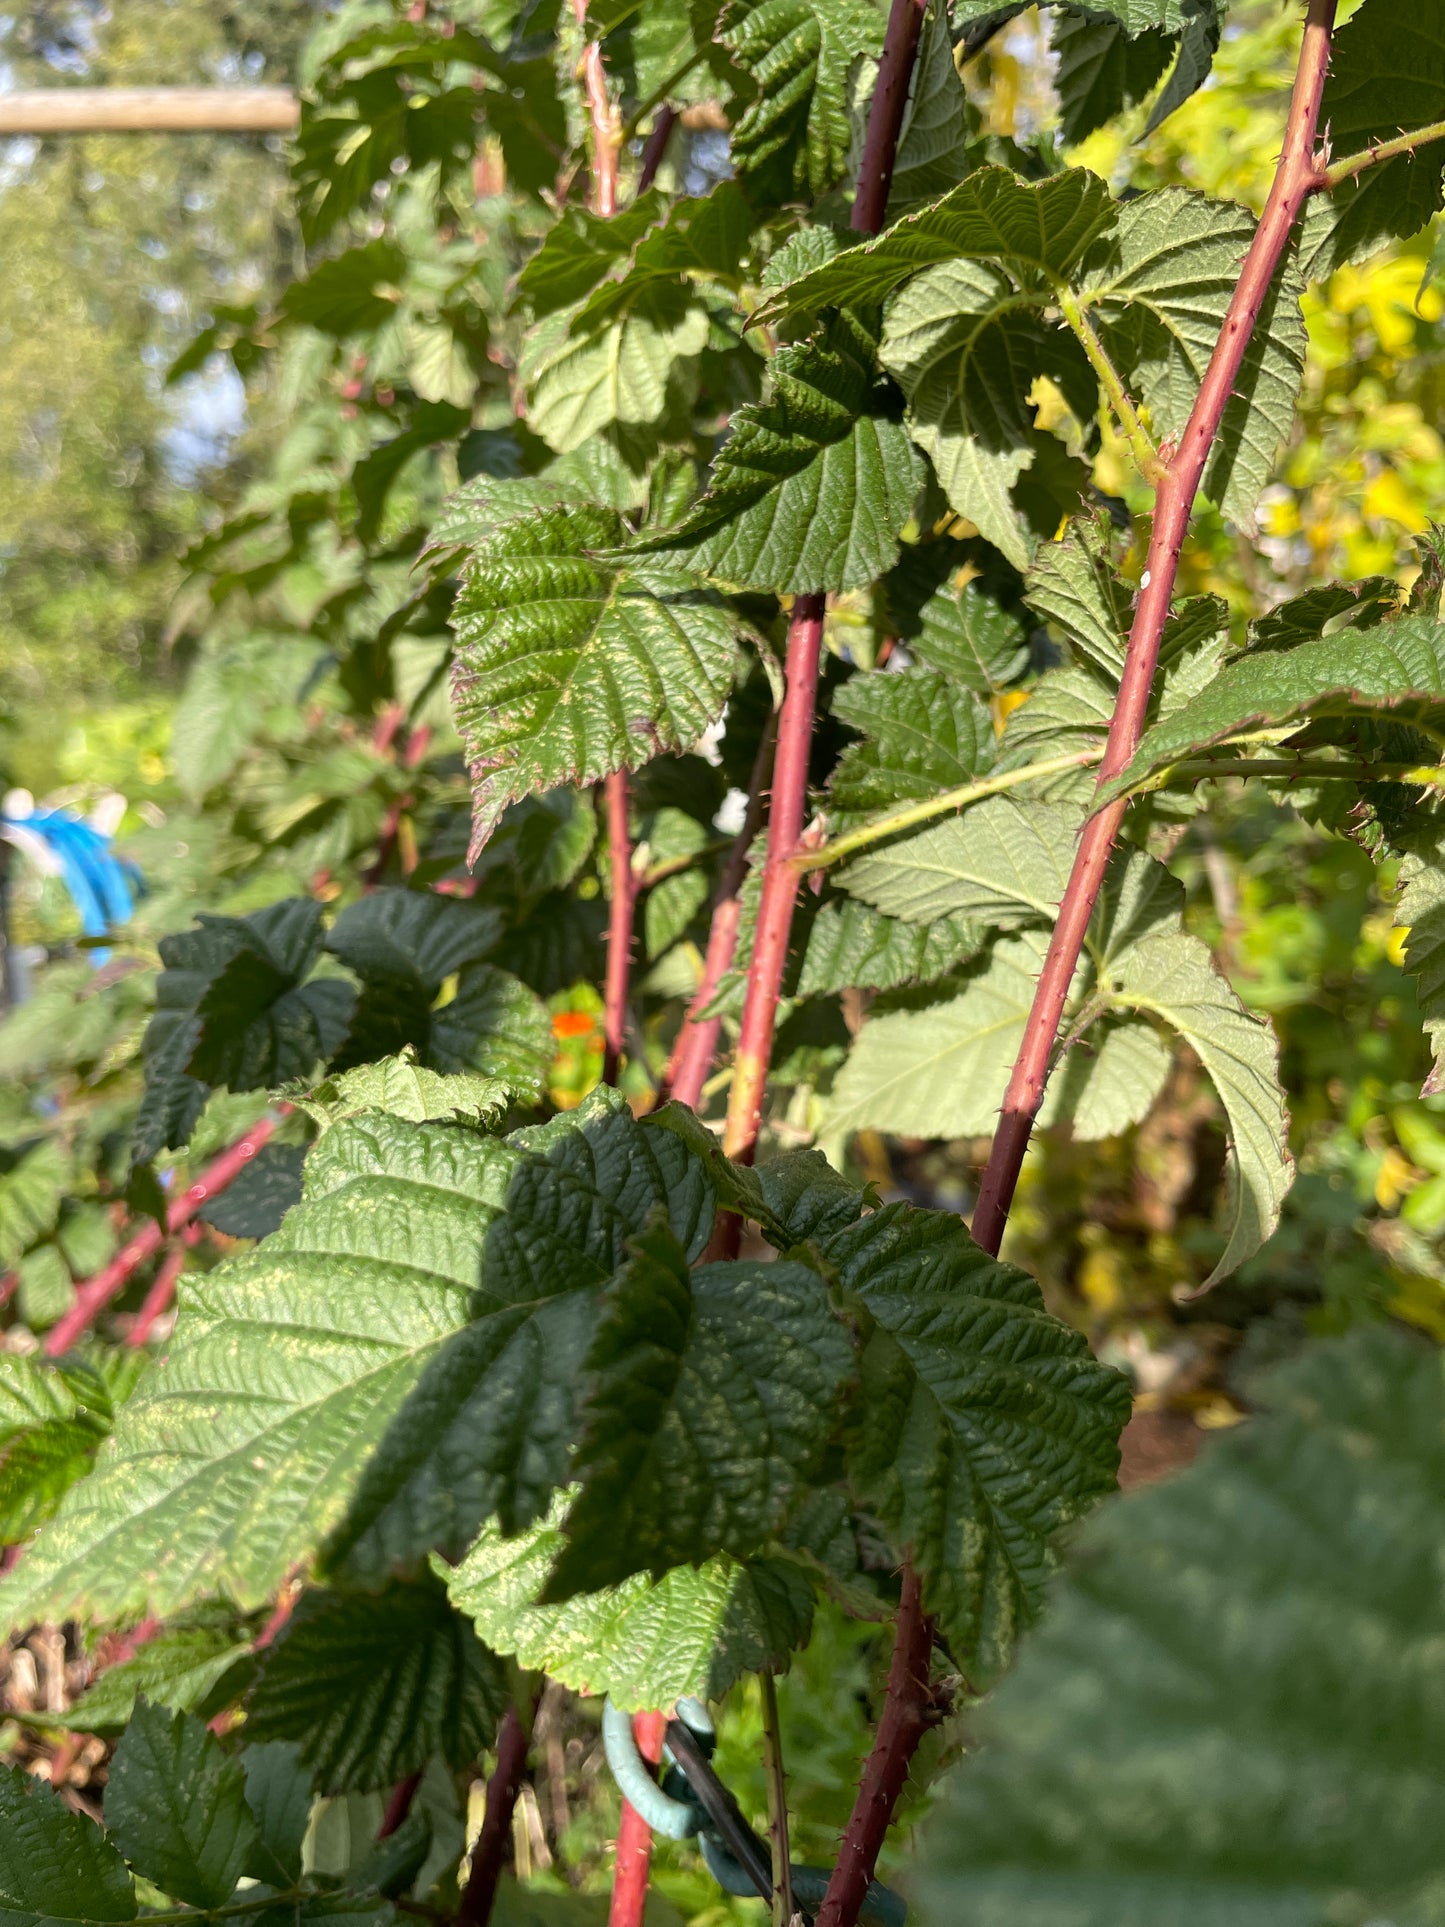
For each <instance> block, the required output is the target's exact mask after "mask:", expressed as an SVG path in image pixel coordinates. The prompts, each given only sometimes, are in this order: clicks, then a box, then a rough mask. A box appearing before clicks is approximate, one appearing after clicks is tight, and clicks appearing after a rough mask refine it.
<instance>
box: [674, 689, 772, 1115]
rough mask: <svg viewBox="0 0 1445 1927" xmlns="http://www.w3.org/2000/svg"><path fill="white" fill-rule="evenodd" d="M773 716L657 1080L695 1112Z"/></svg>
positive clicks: (731, 946) (728, 960) (731, 951)
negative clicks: (696, 971) (693, 986)
mask: <svg viewBox="0 0 1445 1927" xmlns="http://www.w3.org/2000/svg"><path fill="white" fill-rule="evenodd" d="M777 729H778V724H777V716H776V714H770V715H769V717H768V720H767V722H766V723H765V724H764V726H763V734H762V739H761V741H760V742H759V744H758V753H757V756H756V758H755V759H754V761H753V774H752V781H751V782H750V783H749V785H748V806H747V811H746V814H745V815H744V817H743V821H742V827H741V828H740V829H739V831H738V833H737V835H736V836H735V837H734V839H733V846H732V848H731V850H730V851H729V852H728V859H727V862H726V863H725V864H724V865H723V870H722V875H721V876H720V877H719V878H718V886H717V890H716V893H715V894H714V897H713V912H712V923H711V926H710V928H709V930H708V935H707V955H706V956H705V957H704V958H703V966H702V980H701V982H700V983H699V984H698V987H697V990H696V992H695V994H694V996H693V1000H692V1002H691V1004H689V1006H688V1011H687V1015H686V1017H684V1018H683V1020H682V1029H681V1030H680V1031H679V1032H678V1034H677V1043H676V1044H675V1045H674V1047H673V1052H672V1060H671V1062H670V1063H669V1064H668V1067H667V1072H666V1075H665V1076H664V1078H663V1080H662V1090H661V1092H660V1093H659V1096H661V1097H669V1096H670V1097H675V1098H676V1099H677V1100H678V1102H679V1103H681V1104H686V1105H688V1106H689V1108H690V1109H692V1110H694V1111H695V1110H696V1109H697V1107H698V1105H699V1103H700V1102H701V1101H702V1093H703V1086H704V1085H705V1084H706V1083H707V1079H708V1073H709V1071H710V1070H711V1069H712V1060H713V1057H714V1055H715V1054H716V1051H717V1040H718V1035H719V1032H720V1031H721V1029H722V1019H721V1017H704V1016H703V1014H702V1013H703V1012H704V1011H705V1010H706V1009H707V1007H708V1005H709V1004H710V1003H711V1002H712V1000H713V998H714V996H715V995H716V994H717V987H718V985H719V984H720V983H721V982H722V980H723V978H724V977H725V976H726V975H727V973H728V971H729V970H731V969H732V964H733V958H734V956H735V955H736V954H737V947H738V926H739V924H740V923H741V922H742V914H743V884H744V882H745V881H746V880H747V874H748V852H749V850H751V848H752V846H753V843H754V841H755V840H756V838H757V834H758V831H759V830H760V829H761V828H762V826H763V810H764V807H765V805H766V802H767V795H768V785H769V783H770V782H771V780H772V772H773V751H774V748H775V747H776V744H777V739H778V738H777Z"/></svg>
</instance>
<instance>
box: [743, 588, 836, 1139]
mask: <svg viewBox="0 0 1445 1927" xmlns="http://www.w3.org/2000/svg"><path fill="white" fill-rule="evenodd" d="M826 600H827V598H826V597H825V596H824V595H822V594H821V593H819V594H816V595H800V596H797V597H795V598H794V601H793V613H792V615H791V617H790V618H789V621H788V653H787V662H786V665H785V668H784V674H785V677H786V690H785V693H784V696H783V707H782V711H781V713H780V715H779V717H778V753H777V762H776V765H775V767H774V771H773V800H772V807H771V808H770V809H769V811H768V853H767V857H766V859H765V860H764V863H763V893H762V901H761V903H760V904H759V906H758V927H757V934H756V936H755V937H754V940H753V960H752V967H751V968H750V969H749V971H748V990H747V999H746V1001H745V1003H744V1005H743V1016H742V1027H741V1030H740V1032H739V1035H738V1048H737V1053H736V1056H735V1057H734V1060H733V1082H732V1090H731V1091H730V1092H729V1095H728V1115H727V1125H726V1127H725V1129H724V1131H723V1150H724V1152H725V1153H726V1155H727V1156H728V1157H730V1158H736V1159H737V1160H738V1161H739V1162H740V1163H742V1164H751V1163H752V1161H753V1152H754V1151H755V1149H756V1148H757V1141H758V1126H759V1123H760V1121H761V1119H762V1114H763V1087H764V1085H765V1084H766V1083H767V1080H768V1060H769V1058H770V1057H771V1056H772V1050H773V1029H774V1025H775V1023H776V1021H777V1013H778V999H779V998H780V997H781V996H782V994H783V971H784V968H785V967H786V965H787V961H788V937H789V935H790V933H791V931H792V927H793V904H794V902H795V900H796V898H797V895H798V885H799V883H800V881H801V878H800V877H799V875H798V872H797V871H796V870H795V869H794V868H793V865H792V861H791V859H792V856H793V853H794V851H795V850H796V849H797V846H798V839H799V838H800V837H801V836H802V834H803V812H804V810H805V809H806V808H807V801H808V752H809V750H810V749H811V748H812V743H813V711H814V705H815V699H816V696H817V689H818V658H819V655H820V653H821V650H822V644H823V610H824V606H825V603H826Z"/></svg>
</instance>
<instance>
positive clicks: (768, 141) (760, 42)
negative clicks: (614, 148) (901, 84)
mask: <svg viewBox="0 0 1445 1927" xmlns="http://www.w3.org/2000/svg"><path fill="white" fill-rule="evenodd" d="M883 26H884V21H883V15H882V13H881V12H880V11H879V10H878V9H877V8H876V7H874V6H871V5H869V4H868V0H818V3H817V4H813V5H809V4H805V0H729V4H728V5H726V6H725V7H724V8H723V11H722V14H721V17H720V19H719V22H718V33H717V37H718V39H719V40H720V41H721V42H722V44H723V46H724V47H726V48H727V50H728V52H729V53H730V54H731V55H732V56H733V59H734V61H735V62H736V63H737V65H738V66H739V67H741V68H742V69H743V70H744V72H745V73H746V74H747V75H748V77H749V79H750V80H751V82H752V90H753V91H752V98H751V99H749V100H748V101H747V105H746V106H745V108H744V111H743V113H742V114H741V116H740V117H739V118H737V119H736V120H734V122H733V127H732V137H731V140H730V142H729V146H730V148H731V152H732V158H733V165H734V166H735V167H736V168H737V170H738V173H739V174H740V175H741V176H742V177H743V179H744V181H745V182H746V183H747V186H748V189H749V192H751V193H755V194H756V195H758V196H759V198H761V199H767V200H775V201H793V200H800V201H815V200H817V199H818V197H819V196H820V195H822V194H826V193H827V191H828V189H829V188H830V187H834V186H836V185H837V183H838V182H839V181H840V180H841V179H842V178H843V175H844V172H845V170H846V168H847V165H848V145H849V141H848V136H849V126H848V71H849V68H850V67H851V66H852V64H853V62H854V60H856V59H857V57H858V55H859V54H865V55H867V54H871V55H873V56H874V57H875V58H876V57H877V55H878V54H879V53H880V52H881V51H882V48H883Z"/></svg>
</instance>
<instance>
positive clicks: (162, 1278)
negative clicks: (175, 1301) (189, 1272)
mask: <svg viewBox="0 0 1445 1927" xmlns="http://www.w3.org/2000/svg"><path fill="white" fill-rule="evenodd" d="M197 1236H198V1233H197V1231H196V1227H195V1226H194V1225H187V1226H186V1228H185V1230H184V1231H183V1232H182V1233H181V1237H180V1240H179V1241H178V1242H177V1243H176V1244H174V1245H173V1246H172V1247H171V1249H170V1250H169V1251H168V1252H167V1253H166V1255H165V1257H164V1258H163V1259H162V1260H161V1263H160V1267H159V1269H158V1270H157V1272H156V1275H155V1277H154V1278H153V1279H152V1280H151V1287H150V1290H149V1291H148V1292H147V1293H146V1295H145V1297H144V1299H143V1300H142V1301H141V1308H140V1310H139V1311H138V1312H137V1313H136V1315H135V1322H134V1324H132V1326H131V1328H130V1330H129V1331H128V1332H127V1333H126V1335H125V1342H126V1344H127V1345H128V1346H129V1347H130V1349H131V1350H132V1351H139V1350H140V1348H141V1346H142V1345H144V1344H145V1342H146V1340H147V1339H148V1338H149V1337H150V1335H151V1332H152V1330H153V1329H154V1327H155V1322H156V1320H157V1319H158V1318H159V1317H160V1316H161V1314H162V1313H163V1312H165V1311H166V1310H167V1309H168V1308H169V1305H170V1302H171V1300H172V1298H174V1297H175V1295H176V1282H177V1280H178V1279H179V1278H180V1275H181V1273H182V1272H183V1271H184V1270H185V1268H186V1246H187V1245H193V1244H194V1243H195V1242H196V1239H197Z"/></svg>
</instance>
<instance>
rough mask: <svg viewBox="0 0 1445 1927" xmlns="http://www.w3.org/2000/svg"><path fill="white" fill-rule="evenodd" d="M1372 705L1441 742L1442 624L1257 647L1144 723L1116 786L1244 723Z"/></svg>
mask: <svg viewBox="0 0 1445 1927" xmlns="http://www.w3.org/2000/svg"><path fill="white" fill-rule="evenodd" d="M1371 711H1373V712H1375V713H1377V714H1384V715H1388V716H1389V717H1390V718H1391V719H1392V720H1394V721H1396V722H1402V723H1408V724H1409V725H1410V726H1411V727H1412V728H1414V729H1420V730H1424V731H1426V732H1427V733H1428V734H1430V735H1432V736H1434V737H1435V738H1436V740H1437V741H1439V742H1440V743H1442V744H1445V627H1442V626H1441V625H1440V624H1438V623H1434V622H1431V621H1430V620H1429V619H1428V618H1427V617H1424V616H1403V617H1401V619H1400V620H1399V621H1398V622H1382V623H1378V624H1376V626H1375V627H1374V628H1373V629H1366V630H1363V631H1362V630H1356V629H1346V630H1342V631H1341V632H1340V633H1339V634H1338V635H1333V636H1321V637H1320V638H1319V639H1318V640H1317V641H1313V642H1302V643H1300V644H1298V646H1297V647H1295V648H1292V649H1278V650H1269V651H1259V650H1251V651H1250V652H1249V653H1248V654H1246V655H1244V656H1241V657H1240V658H1239V659H1238V660H1237V661H1235V662H1232V663H1230V664H1229V665H1228V666H1227V667H1226V668H1224V669H1223V670H1221V672H1220V673H1219V675H1218V676H1216V677H1215V678H1214V680H1213V681H1212V682H1211V683H1210V685H1209V686H1208V688H1207V689H1205V690H1204V691H1203V692H1202V693H1201V694H1200V695H1198V696H1196V697H1195V698H1194V700H1193V701H1192V702H1190V703H1187V704H1185V706H1184V707H1183V708H1182V709H1179V710H1177V711H1175V713H1174V714H1173V715H1171V716H1169V717H1168V718H1166V720H1165V721H1163V722H1161V723H1156V724H1155V726H1154V728H1153V729H1151V730H1148V731H1146V733H1145V735H1144V739H1143V741H1142V742H1141V743H1140V745H1139V748H1138V750H1137V752H1136V753H1135V756H1134V760H1133V761H1132V762H1131V763H1130V765H1129V767H1128V768H1127V769H1126V770H1125V771H1124V773H1123V775H1122V776H1121V777H1120V778H1119V780H1118V783H1117V785H1116V789H1115V792H1114V793H1118V792H1120V791H1123V790H1126V789H1129V788H1132V787H1133V786H1134V785H1135V784H1137V783H1140V782H1142V781H1144V780H1145V779H1146V778H1147V777H1148V776H1150V775H1152V774H1153V773H1154V772H1155V771H1156V770H1159V769H1163V768H1166V767H1167V766H1168V765H1169V764H1170V763H1173V762H1177V761H1178V760H1179V759H1180V758H1181V757H1183V756H1188V755H1190V754H1192V753H1193V752H1195V751H1197V750H1203V749H1208V748H1211V747H1212V746H1213V745H1215V744H1217V743H1223V742H1226V741H1228V739H1229V738H1230V737H1231V736H1235V735H1238V734H1239V733H1240V732H1241V731H1243V730H1248V729H1258V728H1262V727H1272V726H1277V725H1279V724H1283V723H1290V722H1294V721H1296V720H1298V721H1299V722H1301V723H1303V722H1304V721H1305V720H1306V718H1308V717H1311V716H1322V715H1323V716H1348V715H1351V714H1354V715H1361V714H1369V713H1370V712H1371ZM1224 767H1226V768H1227V764H1226V765H1224Z"/></svg>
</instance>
